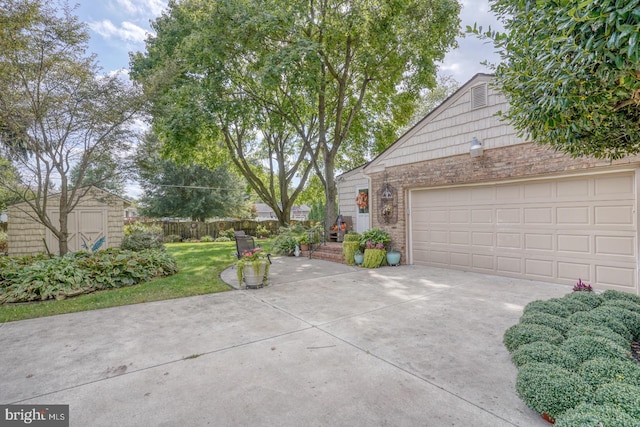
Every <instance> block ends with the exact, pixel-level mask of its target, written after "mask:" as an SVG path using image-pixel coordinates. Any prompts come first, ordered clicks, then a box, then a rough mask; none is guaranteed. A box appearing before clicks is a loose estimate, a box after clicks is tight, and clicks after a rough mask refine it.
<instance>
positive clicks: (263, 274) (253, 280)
mask: <svg viewBox="0 0 640 427" xmlns="http://www.w3.org/2000/svg"><path fill="white" fill-rule="evenodd" d="M267 262H268V261H266V260H265V261H259V262H255V261H254V262H251V263H247V264H246V265H245V266H244V268H243V269H242V282H243V283H244V286H245V287H246V288H247V289H257V288H261V287H263V286H265V285H267V284H268V280H269V275H268V271H267Z"/></svg>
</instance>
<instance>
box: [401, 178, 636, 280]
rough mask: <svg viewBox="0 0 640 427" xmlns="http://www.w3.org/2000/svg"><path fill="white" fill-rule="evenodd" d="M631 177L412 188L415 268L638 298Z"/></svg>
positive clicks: (412, 250)
mask: <svg viewBox="0 0 640 427" xmlns="http://www.w3.org/2000/svg"><path fill="white" fill-rule="evenodd" d="M635 188H636V185H635V174H634V173H633V172H624V173H615V174H613V173H612V174H604V175H590V176H581V177H573V178H564V179H553V180H542V181H541V180H537V181H526V182H519V183H511V184H502V185H498V184H495V185H486V186H463V187H452V188H443V189H432V190H414V191H412V192H411V194H410V204H411V222H410V226H411V229H410V241H411V246H410V249H411V254H410V255H411V257H412V260H413V262H414V263H415V264H426V265H434V266H440V267H447V268H457V269H464V270H472V271H478V272H483V273H489V274H499V275H505V276H512V277H523V278H529V279H534V280H544V281H553V282H560V283H567V284H574V283H575V282H577V280H578V278H581V279H582V280H583V281H587V282H590V283H593V284H596V285H597V286H600V287H601V288H603V287H607V288H614V289H620V290H627V291H631V292H637V264H636V263H637V261H636V259H637V220H636V218H637V215H636V197H635V194H636V189H635Z"/></svg>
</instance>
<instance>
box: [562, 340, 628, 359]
mask: <svg viewBox="0 0 640 427" xmlns="http://www.w3.org/2000/svg"><path fill="white" fill-rule="evenodd" d="M560 347H561V348H562V349H563V350H565V351H567V352H569V353H571V354H573V355H574V356H575V357H576V358H577V359H578V362H579V363H583V362H586V361H587V360H591V359H595V358H596V357H606V358H609V359H627V358H629V356H630V350H629V348H625V347H622V346H619V345H618V344H616V343H615V342H613V341H611V340H609V339H607V338H604V337H598V336H588V335H579V336H575V337H571V338H567V339H566V340H565V341H564V342H563V343H562V345H561V346H560Z"/></svg>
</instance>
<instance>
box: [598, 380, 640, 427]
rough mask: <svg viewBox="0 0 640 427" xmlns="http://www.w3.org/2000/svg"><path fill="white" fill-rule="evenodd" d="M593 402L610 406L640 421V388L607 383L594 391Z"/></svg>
mask: <svg viewBox="0 0 640 427" xmlns="http://www.w3.org/2000/svg"><path fill="white" fill-rule="evenodd" d="M593 402H594V403H595V404H598V405H606V404H612V405H615V406H616V407H618V408H620V409H622V410H624V411H625V412H626V413H627V414H629V415H631V416H632V417H633V418H635V419H636V420H640V386H635V385H631V384H625V383H608V384H604V385H603V386H601V387H600V388H598V389H597V390H596V394H595V396H594V398H593Z"/></svg>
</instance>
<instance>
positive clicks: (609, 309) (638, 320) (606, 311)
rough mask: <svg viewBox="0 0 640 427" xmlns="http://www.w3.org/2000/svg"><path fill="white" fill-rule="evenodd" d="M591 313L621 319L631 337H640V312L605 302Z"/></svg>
mask: <svg viewBox="0 0 640 427" xmlns="http://www.w3.org/2000/svg"><path fill="white" fill-rule="evenodd" d="M591 313H592V314H593V315H595V316H598V317H608V318H610V319H617V320H619V321H620V323H622V324H623V325H624V326H625V327H626V328H627V330H628V331H629V334H630V335H631V338H635V339H638V338H640V313H636V312H635V311H631V310H627V309H625V308H622V307H619V306H616V305H605V304H603V305H601V306H600V307H598V308H596V309H594V310H591Z"/></svg>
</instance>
